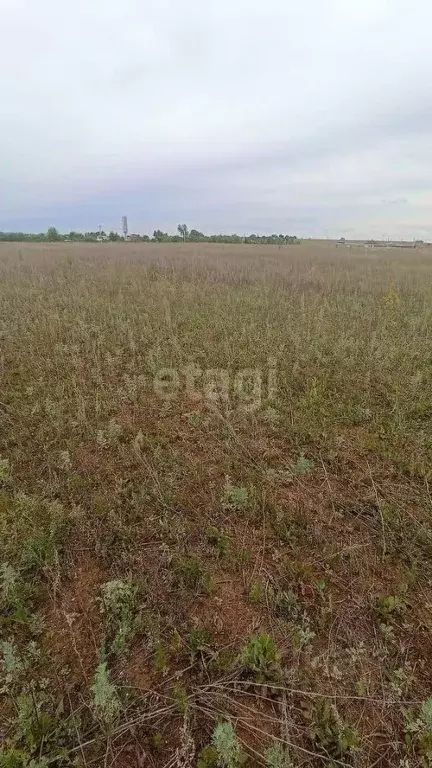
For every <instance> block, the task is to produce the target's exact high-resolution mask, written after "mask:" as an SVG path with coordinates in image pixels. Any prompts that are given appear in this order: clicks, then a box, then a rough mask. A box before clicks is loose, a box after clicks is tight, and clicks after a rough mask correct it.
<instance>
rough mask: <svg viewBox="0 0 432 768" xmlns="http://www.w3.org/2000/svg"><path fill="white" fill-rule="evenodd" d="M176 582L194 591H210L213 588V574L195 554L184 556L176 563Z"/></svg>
mask: <svg viewBox="0 0 432 768" xmlns="http://www.w3.org/2000/svg"><path fill="white" fill-rule="evenodd" d="M174 571H175V577H176V578H175V583H176V584H177V585H178V586H182V587H184V588H185V589H188V590H190V591H192V592H201V591H202V592H205V593H208V592H210V591H211V589H212V579H211V575H210V574H209V573H208V571H206V570H205V569H204V568H203V566H202V565H201V562H200V560H199V559H198V558H197V557H195V556H188V557H182V558H180V559H178V560H177V561H176V562H175V563H174Z"/></svg>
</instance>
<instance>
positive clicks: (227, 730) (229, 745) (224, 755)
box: [212, 722, 246, 768]
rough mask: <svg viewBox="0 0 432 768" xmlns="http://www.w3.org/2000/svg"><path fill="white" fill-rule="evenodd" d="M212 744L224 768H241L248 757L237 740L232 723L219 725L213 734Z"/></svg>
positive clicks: (219, 762)
mask: <svg viewBox="0 0 432 768" xmlns="http://www.w3.org/2000/svg"><path fill="white" fill-rule="evenodd" d="M212 744H213V746H214V748H215V749H216V752H217V755H218V764H219V765H220V766H223V768H240V766H242V765H243V764H244V763H245V762H246V756H245V753H244V752H243V749H242V747H241V744H240V742H239V740H238V738H237V735H236V732H235V730H234V727H233V725H232V723H230V722H226V723H218V724H217V725H215V727H214V730H213V733H212Z"/></svg>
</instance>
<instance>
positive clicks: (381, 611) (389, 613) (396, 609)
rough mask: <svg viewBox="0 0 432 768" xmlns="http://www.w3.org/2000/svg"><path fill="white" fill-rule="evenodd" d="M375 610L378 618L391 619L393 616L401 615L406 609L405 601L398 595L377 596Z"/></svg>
mask: <svg viewBox="0 0 432 768" xmlns="http://www.w3.org/2000/svg"><path fill="white" fill-rule="evenodd" d="M375 610H376V612H377V614H378V616H380V618H382V619H384V620H387V619H391V618H393V617H395V616H401V615H402V614H403V613H404V612H405V611H406V602H405V600H404V599H403V598H402V597H400V596H399V595H388V596H384V597H379V598H378V599H377V601H376V604H375Z"/></svg>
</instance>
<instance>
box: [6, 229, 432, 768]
mask: <svg viewBox="0 0 432 768" xmlns="http://www.w3.org/2000/svg"><path fill="white" fill-rule="evenodd" d="M0 345H1V346H0V366H1V367H0V562H1V571H0V633H1V645H0V658H1V663H0V766H2V768H47V767H48V766H53V767H54V768H57V766H79V768H86V766H104V768H120V767H121V768H123V766H124V767H125V768H126V766H138V767H139V768H141V767H142V766H150V767H152V768H189V767H190V768H192V767H195V766H198V768H212V767H213V766H222V767H224V768H240V766H243V765H245V766H246V765H247V766H249V767H252V766H258V765H263V766H268V768H289V766H291V767H292V768H299V767H300V766H355V767H356V768H374V767H375V766H396V767H398V768H416V767H417V766H428V765H432V665H431V658H432V612H431V611H432V559H431V558H432V524H431V523H432V472H431V467H432V463H431V448H432V430H431V416H432V376H431V374H432V249H431V250H428V249H427V248H423V249H416V250H407V251H401V250H396V249H395V250H391V249H382V250H379V249H377V250H375V249H374V250H365V249H364V248H361V247H358V248H351V249H345V248H337V247H336V246H335V245H334V244H331V243H327V244H326V243H321V244H314V243H312V242H311V243H308V242H303V243H302V244H301V245H300V246H292V247H289V246H288V247H281V248H278V247H277V246H268V247H260V246H240V245H239V246H234V247H232V246H216V245H195V246H194V245H192V244H191V245H184V246H183V245H182V246H177V245H168V246H163V245H158V244H155V245H133V244H123V243H122V244H116V245H109V244H103V245H96V244H88V245H73V244H61V245H55V244H52V245H49V246H47V245H43V244H40V245H39V244H38V245H36V244H35V245H20V244H6V243H4V244H1V246H0Z"/></svg>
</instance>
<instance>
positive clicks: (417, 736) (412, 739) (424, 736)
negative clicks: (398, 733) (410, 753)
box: [405, 696, 432, 766]
mask: <svg viewBox="0 0 432 768" xmlns="http://www.w3.org/2000/svg"><path fill="white" fill-rule="evenodd" d="M405 734H406V738H407V742H408V743H409V744H413V745H414V746H415V747H416V749H417V751H418V753H419V754H420V756H421V758H422V765H425V766H430V765H431V764H432V696H431V697H430V698H429V699H427V700H426V701H424V702H423V704H422V705H421V707H420V709H419V710H418V712H417V714H416V713H415V712H413V711H406V712H405Z"/></svg>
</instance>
